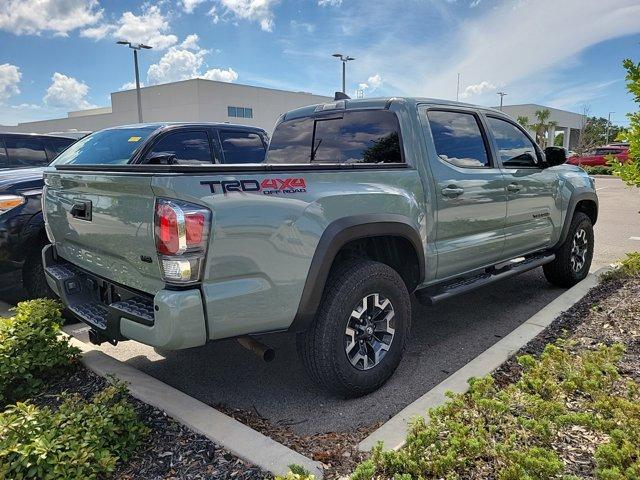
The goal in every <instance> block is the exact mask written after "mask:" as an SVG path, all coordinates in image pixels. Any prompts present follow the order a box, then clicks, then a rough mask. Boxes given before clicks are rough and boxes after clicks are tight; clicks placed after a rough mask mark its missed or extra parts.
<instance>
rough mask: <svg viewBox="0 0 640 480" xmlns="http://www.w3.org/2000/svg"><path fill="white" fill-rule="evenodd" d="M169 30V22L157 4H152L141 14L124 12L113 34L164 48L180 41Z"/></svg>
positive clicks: (124, 38)
mask: <svg viewBox="0 0 640 480" xmlns="http://www.w3.org/2000/svg"><path fill="white" fill-rule="evenodd" d="M168 32H169V22H168V20H167V18H166V17H165V16H164V15H163V14H162V12H161V11H160V8H159V7H158V6H157V5H151V6H149V7H147V8H146V10H145V11H144V12H143V13H142V14H141V15H135V14H134V13H132V12H124V13H123V14H122V17H120V20H118V24H117V28H116V30H115V31H114V33H113V36H114V37H116V38H118V39H121V40H127V41H130V42H136V43H145V44H147V45H150V46H152V47H153V48H156V49H158V50H164V49H165V48H168V47H170V46H172V45H174V44H175V43H176V42H177V41H178V37H176V36H175V35H172V34H170V33H168Z"/></svg>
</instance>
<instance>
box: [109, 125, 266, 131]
mask: <svg viewBox="0 0 640 480" xmlns="http://www.w3.org/2000/svg"><path fill="white" fill-rule="evenodd" d="M179 127H220V128H238V129H242V130H251V131H255V132H263V133H264V129H262V128H260V127H253V126H250V125H240V124H237V123H227V122H148V123H132V124H129V125H118V126H114V127H107V128H105V129H104V130H119V129H132V128H148V129H153V130H154V131H155V130H160V129H164V128H179Z"/></svg>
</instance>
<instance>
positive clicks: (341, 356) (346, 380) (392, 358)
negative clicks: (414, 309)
mask: <svg viewBox="0 0 640 480" xmlns="http://www.w3.org/2000/svg"><path fill="white" fill-rule="evenodd" d="M410 325H411V302H410V299H409V293H408V292H407V288H406V286H405V284H404V281H403V280H402V278H401V277H400V275H398V273H397V272H396V271H395V270H393V269H392V268H391V267H389V266H387V265H385V264H382V263H378V262H374V261H370V260H354V261H349V262H346V263H345V264H343V265H340V266H339V267H338V268H337V269H335V271H334V272H333V273H332V275H331V276H330V278H329V280H328V282H327V285H326V288H325V292H324V295H323V299H322V304H321V306H320V309H319V310H318V313H317V314H316V319H315V322H314V324H313V325H312V326H311V327H310V329H309V330H308V331H306V332H304V333H301V334H299V335H298V342H297V343H298V352H299V354H300V356H301V358H302V361H303V363H304V365H305V367H306V369H307V371H308V372H309V374H310V375H311V377H312V378H313V379H314V380H315V381H316V382H317V383H318V384H320V385H321V386H322V387H324V388H325V389H327V390H329V391H330V392H332V393H334V394H336V395H339V396H343V397H357V396H360V395H364V394H367V393H369V392H372V391H374V390H376V389H377V388H379V387H380V386H381V385H382V384H383V383H384V382H385V381H386V380H387V379H388V378H389V377H390V376H391V375H392V374H393V372H394V371H395V369H396V367H397V366H398V364H399V363H400V360H401V358H402V355H403V353H404V349H405V343H406V340H407V337H408V333H409V329H410Z"/></svg>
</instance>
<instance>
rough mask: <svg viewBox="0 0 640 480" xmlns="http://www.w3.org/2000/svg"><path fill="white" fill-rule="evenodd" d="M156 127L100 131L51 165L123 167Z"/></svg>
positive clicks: (63, 154)
mask: <svg viewBox="0 0 640 480" xmlns="http://www.w3.org/2000/svg"><path fill="white" fill-rule="evenodd" d="M155 129H156V127H137V128H135V127H132V128H114V129H108V130H101V131H99V132H95V133H92V134H91V135H88V136H86V137H84V138H83V139H82V140H79V141H77V142H76V143H74V144H73V145H71V146H70V147H69V148H67V149H66V150H65V151H64V152H62V153H61V154H60V155H59V156H58V157H57V158H56V159H55V160H54V161H53V162H52V165H123V164H126V163H128V162H129V160H130V159H131V156H132V154H133V152H134V151H135V150H136V149H137V148H138V147H139V146H140V145H142V144H143V143H144V141H145V140H146V139H147V137H148V136H149V135H151V133H152V132H153V131H154V130H155Z"/></svg>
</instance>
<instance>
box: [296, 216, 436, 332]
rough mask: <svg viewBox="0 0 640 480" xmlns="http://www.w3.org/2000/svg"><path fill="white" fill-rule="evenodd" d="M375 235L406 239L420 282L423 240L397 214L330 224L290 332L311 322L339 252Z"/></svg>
mask: <svg viewBox="0 0 640 480" xmlns="http://www.w3.org/2000/svg"><path fill="white" fill-rule="evenodd" d="M378 236H397V237H402V238H405V239H406V240H408V241H409V242H410V243H411V244H412V245H413V248H414V250H415V251H416V254H417V256H418V263H419V269H420V277H419V283H422V282H423V281H424V275H425V257H424V248H423V243H422V238H421V236H420V233H419V231H418V230H417V228H416V227H415V226H414V225H413V224H412V223H411V221H410V220H409V218H408V217H405V216H404V215H397V214H365V215H353V216H349V217H342V218H339V219H338V220H335V221H333V222H331V223H330V224H329V225H328V226H327V228H326V229H325V230H324V232H323V233H322V236H321V237H320V240H319V242H318V245H317V247H316V250H315V252H314V254H313V259H312V260H311V266H310V267H309V272H308V273H307V279H306V281H305V284H304V288H303V290H302V296H301V298H300V303H299V304H298V311H297V313H296V316H295V318H294V320H293V322H292V324H291V326H290V327H289V331H293V332H301V331H304V330H306V329H307V328H308V326H309V325H310V324H311V323H312V322H313V319H314V317H315V314H316V311H317V309H318V306H319V305H320V301H321V300H322V294H323V292H324V287H325V284H326V282H327V278H328V276H329V271H330V270H331V266H332V265H333V261H334V259H335V258H336V255H337V254H338V252H339V251H340V249H341V248H342V247H343V246H344V245H346V244H347V243H349V242H351V241H353V240H358V239H360V238H367V237H378Z"/></svg>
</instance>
